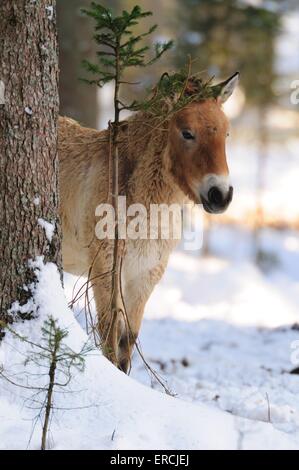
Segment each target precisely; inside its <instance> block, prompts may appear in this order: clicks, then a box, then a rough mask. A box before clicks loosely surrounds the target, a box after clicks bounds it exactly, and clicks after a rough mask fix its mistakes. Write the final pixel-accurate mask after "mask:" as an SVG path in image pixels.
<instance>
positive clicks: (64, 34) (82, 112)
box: [57, 0, 100, 128]
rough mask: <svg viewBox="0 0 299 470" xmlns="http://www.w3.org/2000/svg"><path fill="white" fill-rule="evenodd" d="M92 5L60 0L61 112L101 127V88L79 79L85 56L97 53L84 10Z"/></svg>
mask: <svg viewBox="0 0 299 470" xmlns="http://www.w3.org/2000/svg"><path fill="white" fill-rule="evenodd" d="M89 5H90V0H58V1H57V23H58V41H59V68H60V76H59V96H60V114H61V115H62V116H69V117H71V118H73V119H76V120H77V121H79V122H80V123H81V124H82V125H83V126H88V127H93V128H97V126H98V119H99V112H100V111H99V107H98V105H97V90H96V88H95V87H86V86H84V84H83V83H82V82H81V81H80V80H79V77H80V76H81V62H82V60H83V59H84V58H85V59H89V60H93V59H94V57H95V43H94V41H92V39H91V38H92V34H93V31H92V25H91V24H90V22H89V21H88V19H87V18H86V16H84V15H83V14H82V12H81V10H80V8H81V7H87V6H89Z"/></svg>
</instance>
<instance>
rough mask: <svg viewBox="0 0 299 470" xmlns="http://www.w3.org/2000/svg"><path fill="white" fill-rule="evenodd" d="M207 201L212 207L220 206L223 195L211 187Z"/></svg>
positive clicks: (214, 187)
mask: <svg viewBox="0 0 299 470" xmlns="http://www.w3.org/2000/svg"><path fill="white" fill-rule="evenodd" d="M208 200H209V203H210V204H213V205H214V206H220V205H222V204H223V195H222V192H221V191H220V189H218V188H217V187H216V186H213V187H212V188H211V189H209V192H208Z"/></svg>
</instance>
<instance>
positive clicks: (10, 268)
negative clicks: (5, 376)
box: [0, 0, 61, 321]
mask: <svg viewBox="0 0 299 470" xmlns="http://www.w3.org/2000/svg"><path fill="white" fill-rule="evenodd" d="M0 81H1V82H2V83H3V84H4V87H5V91H4V100H2V101H1V100H0V103H1V102H2V103H3V102H4V104H0V250H1V251H0V253H1V265H0V289H1V294H0V296H1V298H0V320H4V321H6V320H7V321H8V320H9V321H10V320H11V317H10V315H8V313H7V310H8V309H9V308H10V306H11V304H12V302H14V301H16V300H17V301H19V302H20V304H21V305H22V304H24V303H26V302H27V300H28V298H30V291H28V290H26V289H24V286H27V285H28V284H29V283H31V282H32V281H34V275H33V273H32V270H31V269H30V268H29V267H28V261H29V260H30V259H35V258H36V257H37V256H41V255H43V256H44V259H45V261H52V262H54V263H56V264H57V265H58V268H59V269H60V270H61V251H60V238H61V237H60V229H59V220H58V202H59V201H58V155H57V118H58V107H59V100H58V54H57V39H56V11H55V0H51V2H49V0H39V1H33V0H15V1H13V2H12V1H11V0H1V2H0ZM2 89H3V85H2ZM0 98H1V97H0ZM2 98H3V97H2ZM40 218H41V219H43V220H45V221H47V222H50V223H52V224H55V232H54V236H53V238H52V241H50V240H49V239H47V236H46V233H45V230H44V228H42V227H41V226H40V223H39V221H38V219H40Z"/></svg>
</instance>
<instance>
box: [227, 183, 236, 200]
mask: <svg viewBox="0 0 299 470" xmlns="http://www.w3.org/2000/svg"><path fill="white" fill-rule="evenodd" d="M233 192H234V188H233V187H232V186H230V187H229V190H228V195H227V204H230V203H231V202H232V199H233Z"/></svg>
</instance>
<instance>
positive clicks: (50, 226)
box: [37, 201, 55, 243]
mask: <svg viewBox="0 0 299 470" xmlns="http://www.w3.org/2000/svg"><path fill="white" fill-rule="evenodd" d="M38 204H39V201H38ZM37 222H38V225H40V226H41V227H42V228H43V229H44V230H45V232H46V237H47V240H48V242H49V243H51V242H52V238H53V235H54V232H55V224H54V223H50V222H47V221H46V220H44V219H42V218H39V219H38V220H37Z"/></svg>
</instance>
